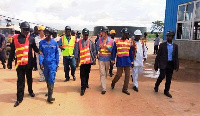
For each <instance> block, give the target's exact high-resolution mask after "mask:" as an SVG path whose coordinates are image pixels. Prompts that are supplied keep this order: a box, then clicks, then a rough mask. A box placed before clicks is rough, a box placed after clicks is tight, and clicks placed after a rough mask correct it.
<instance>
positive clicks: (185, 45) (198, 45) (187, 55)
mask: <svg viewBox="0 0 200 116" xmlns="http://www.w3.org/2000/svg"><path fill="white" fill-rule="evenodd" d="M191 1H195V0H166V10H165V21H164V23H165V24H164V35H165V34H166V32H167V30H173V31H174V32H176V23H177V11H178V5H180V4H184V3H188V2H191ZM163 39H164V40H166V36H163ZM174 43H176V44H177V45H178V46H179V58H181V59H187V60H194V61H199V62H200V53H199V50H200V41H188V40H175V41H174Z"/></svg>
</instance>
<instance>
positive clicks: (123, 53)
mask: <svg viewBox="0 0 200 116" xmlns="http://www.w3.org/2000/svg"><path fill="white" fill-rule="evenodd" d="M121 32H122V38H119V39H116V40H115V42H114V46H113V50H112V56H111V62H112V63H115V57H116V54H117V63H116V66H117V74H116V75H115V78H114V79H113V80H112V83H111V88H112V89H114V87H115V83H116V82H117V81H118V80H119V79H120V77H121V76H122V73H123V70H124V72H125V80H124V86H123V89H122V92H123V93H125V94H127V95H130V93H129V92H128V90H127V89H128V84H129V78H130V67H131V66H133V46H132V45H131V42H130V41H129V37H128V34H129V32H128V29H127V28H123V29H122V31H121Z"/></svg>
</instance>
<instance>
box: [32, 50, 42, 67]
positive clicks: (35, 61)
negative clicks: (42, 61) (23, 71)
mask: <svg viewBox="0 0 200 116" xmlns="http://www.w3.org/2000/svg"><path fill="white" fill-rule="evenodd" d="M33 68H34V69H35V70H38V68H40V67H37V57H36V53H35V52H34V56H33Z"/></svg>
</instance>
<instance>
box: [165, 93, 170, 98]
mask: <svg viewBox="0 0 200 116" xmlns="http://www.w3.org/2000/svg"><path fill="white" fill-rule="evenodd" d="M164 94H165V95H166V96H167V97H170V98H172V95H171V94H170V93H169V92H164Z"/></svg>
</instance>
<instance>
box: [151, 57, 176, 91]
mask: <svg viewBox="0 0 200 116" xmlns="http://www.w3.org/2000/svg"><path fill="white" fill-rule="evenodd" d="M173 66H174V64H173V61H169V62H168V63H167V67H166V69H160V75H159V77H158V79H157V81H156V84H155V87H158V86H159V85H160V83H161V82H162V80H163V79H164V78H165V76H166V83H165V90H164V92H169V89H170V85H171V80H172V75H173V69H174V67H173Z"/></svg>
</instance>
